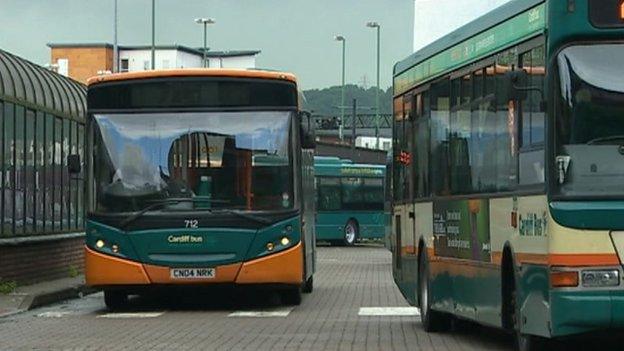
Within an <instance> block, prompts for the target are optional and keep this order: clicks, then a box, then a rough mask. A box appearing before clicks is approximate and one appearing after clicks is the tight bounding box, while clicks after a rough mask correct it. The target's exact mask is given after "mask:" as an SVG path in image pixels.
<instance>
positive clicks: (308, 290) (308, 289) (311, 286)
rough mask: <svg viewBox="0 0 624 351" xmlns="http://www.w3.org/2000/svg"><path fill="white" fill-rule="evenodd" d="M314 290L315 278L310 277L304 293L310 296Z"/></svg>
mask: <svg viewBox="0 0 624 351" xmlns="http://www.w3.org/2000/svg"><path fill="white" fill-rule="evenodd" d="M312 290H314V276H310V278H308V280H306V281H305V283H303V292H304V293H306V294H309V293H311V292H312Z"/></svg>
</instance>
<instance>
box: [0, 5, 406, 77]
mask: <svg viewBox="0 0 624 351" xmlns="http://www.w3.org/2000/svg"><path fill="white" fill-rule="evenodd" d="M118 1H119V13H120V14H119V34H118V38H119V43H120V44H126V45H140V44H151V1H149V0H118ZM413 9H414V0H312V1H311V0H156V12H157V14H156V25H157V30H156V43H157V44H163V45H164V44H180V45H187V46H192V47H199V46H201V45H202V43H203V30H202V27H201V26H200V25H198V24H195V23H194V22H193V19H194V18H197V17H211V18H214V19H215V20H216V21H217V23H216V25H214V26H211V27H209V29H208V46H209V47H211V48H212V49H215V50H236V49H259V50H262V53H261V54H260V55H259V56H258V58H257V63H256V65H257V66H258V67H262V68H271V69H279V70H285V71H290V72H293V73H295V74H296V75H298V77H299V81H300V84H301V85H302V87H303V88H304V89H309V88H324V87H328V86H332V85H339V84H340V74H341V58H342V56H341V54H342V51H341V44H340V43H339V42H336V41H334V36H335V35H344V36H345V37H346V38H347V59H346V62H347V69H346V76H347V82H348V83H354V84H360V85H361V84H362V83H363V82H364V79H363V77H364V76H366V83H367V85H368V86H371V85H374V84H375V67H376V56H375V52H376V51H375V50H376V36H375V32H374V30H373V29H371V28H367V27H366V26H365V24H366V22H367V21H377V22H379V23H380V24H381V26H382V28H381V45H382V50H381V52H382V54H381V65H380V66H381V68H382V70H381V77H382V78H381V86H382V87H388V86H390V84H391V76H392V66H393V64H394V63H395V62H396V61H398V60H401V59H402V58H404V57H406V56H408V55H409V54H410V53H411V50H412V41H413V32H412V30H413V16H414V10H413ZM0 23H1V24H2V25H1V30H0V48H1V49H3V50H6V51H9V52H12V53H14V54H17V55H19V56H22V57H24V58H26V59H29V60H31V61H33V62H35V63H38V64H45V63H48V62H49V60H50V49H49V48H48V47H47V46H46V44H47V43H49V42H57V43H59V42H60V43H66V42H112V40H113V39H112V38H113V0H0Z"/></svg>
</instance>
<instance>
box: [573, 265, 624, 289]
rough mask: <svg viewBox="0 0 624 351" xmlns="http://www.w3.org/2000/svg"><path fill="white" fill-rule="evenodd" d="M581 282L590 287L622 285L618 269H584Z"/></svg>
mask: <svg viewBox="0 0 624 351" xmlns="http://www.w3.org/2000/svg"><path fill="white" fill-rule="evenodd" d="M581 283H582V284H583V286H584V287H589V288H601V287H608V286H618V285H620V272H619V271H618V270H617V269H607V270H591V271H590V270H587V271H582V272H581Z"/></svg>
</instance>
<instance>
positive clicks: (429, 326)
mask: <svg viewBox="0 0 624 351" xmlns="http://www.w3.org/2000/svg"><path fill="white" fill-rule="evenodd" d="M418 271H419V274H418V301H420V320H421V322H422V325H423V329H424V330H425V331H426V332H428V333H430V332H441V331H446V330H448V329H449V328H450V327H451V318H450V317H449V316H448V315H446V314H444V313H442V312H438V311H434V310H433V309H431V280H430V273H429V263H428V260H427V255H426V254H424V253H423V254H422V255H421V257H420V262H419V264H418Z"/></svg>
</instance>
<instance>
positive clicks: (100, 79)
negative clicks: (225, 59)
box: [87, 68, 297, 86]
mask: <svg viewBox="0 0 624 351" xmlns="http://www.w3.org/2000/svg"><path fill="white" fill-rule="evenodd" d="M198 76H199V77H237V78H260V79H276V80H286V81H290V82H293V83H297V78H296V77H295V76H294V75H293V74H292V73H287V72H269V71H258V70H248V69H222V68H187V69H166V70H154V71H139V72H128V73H115V74H107V75H103V76H95V77H91V78H89V79H88V80H87V85H88V86H91V85H95V84H99V83H104V82H114V81H124V80H133V79H147V78H171V77H198Z"/></svg>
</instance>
